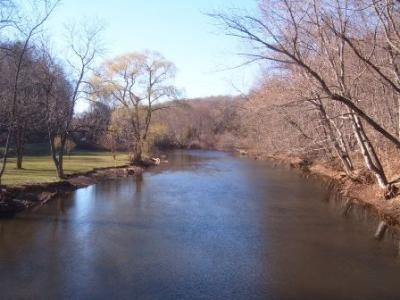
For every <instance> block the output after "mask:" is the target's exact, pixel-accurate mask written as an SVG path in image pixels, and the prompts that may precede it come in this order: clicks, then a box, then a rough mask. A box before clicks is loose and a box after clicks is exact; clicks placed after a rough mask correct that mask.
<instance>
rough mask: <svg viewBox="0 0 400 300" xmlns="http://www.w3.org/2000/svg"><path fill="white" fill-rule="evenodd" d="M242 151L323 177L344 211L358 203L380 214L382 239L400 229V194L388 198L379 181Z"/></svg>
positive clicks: (379, 236) (316, 164) (378, 232)
mask: <svg viewBox="0 0 400 300" xmlns="http://www.w3.org/2000/svg"><path fill="white" fill-rule="evenodd" d="M240 155H241V156H247V157H249V158H252V159H255V160H262V161H269V162H270V163H272V164H274V165H275V166H280V167H282V166H284V167H288V168H291V169H293V170H299V171H300V174H301V175H302V176H305V177H306V178H314V179H317V180H321V181H322V182H324V184H325V185H326V188H327V190H328V192H329V198H330V199H329V200H331V199H334V200H335V201H340V202H341V204H342V210H343V214H344V215H348V214H349V213H350V211H351V210H352V209H353V208H354V207H357V208H361V209H366V210H368V212H369V213H371V214H373V215H374V216H375V217H377V218H378V220H379V224H377V229H376V232H375V238H376V239H378V240H380V239H382V238H383V237H384V235H385V233H386V232H387V231H388V230H392V231H394V232H396V233H400V201H399V200H400V195H397V196H396V197H395V198H393V199H391V200H386V199H385V198H384V196H383V193H381V190H380V189H379V187H377V186H376V184H373V183H364V182H356V181H354V180H352V179H350V178H349V177H347V176H346V174H345V173H343V172H340V171H337V170H335V169H333V168H330V167H328V166H326V165H324V164H321V163H319V162H312V161H307V160H304V159H301V158H296V157H287V156H277V155H260V154H257V153H255V154H254V153H251V154H249V153H246V155H243V154H242V153H240ZM399 247H400V245H399Z"/></svg>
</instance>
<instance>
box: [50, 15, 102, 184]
mask: <svg viewBox="0 0 400 300" xmlns="http://www.w3.org/2000/svg"><path fill="white" fill-rule="evenodd" d="M103 28H104V27H103V25H102V24H100V23H92V24H89V23H86V24H83V25H80V27H79V28H77V24H72V25H70V26H69V28H68V33H69V47H70V50H71V53H72V54H71V56H72V57H71V59H69V60H68V64H69V66H70V68H71V70H72V71H71V75H70V76H71V86H72V88H71V91H70V94H69V96H68V98H69V101H68V105H69V106H68V108H67V109H66V113H65V115H64V119H63V120H62V126H61V128H54V127H53V126H52V122H51V121H50V119H49V121H48V135H49V140H50V149H51V155H52V159H53V162H54V165H55V167H56V170H57V176H58V177H59V178H64V177H65V174H64V154H65V150H66V149H65V147H66V143H67V141H68V137H69V136H70V134H71V130H72V121H73V118H74V113H75V107H76V104H77V102H78V101H79V100H80V99H83V98H85V97H86V94H85V90H87V89H88V88H87V86H88V81H87V77H88V75H89V74H90V73H91V72H92V70H93V69H92V68H93V66H94V63H95V59H96V58H97V56H98V55H99V54H100V53H101V52H102V45H101V33H102V31H103ZM47 117H48V118H51V113H49V112H48V114H47ZM57 137H58V138H59V147H58V149H57V147H56V145H55V139H56V138H57Z"/></svg>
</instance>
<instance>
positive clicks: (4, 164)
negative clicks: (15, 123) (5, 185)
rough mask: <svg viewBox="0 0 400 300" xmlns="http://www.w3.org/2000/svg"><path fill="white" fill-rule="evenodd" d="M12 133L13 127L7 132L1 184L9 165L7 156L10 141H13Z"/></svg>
mask: <svg viewBox="0 0 400 300" xmlns="http://www.w3.org/2000/svg"><path fill="white" fill-rule="evenodd" d="M11 135H12V129H11V128H9V129H8V134H7V140H6V145H5V148H4V151H3V158H2V163H1V168H0V186H1V179H2V177H3V175H4V171H5V170H6V165H7V158H8V151H9V150H10V141H11Z"/></svg>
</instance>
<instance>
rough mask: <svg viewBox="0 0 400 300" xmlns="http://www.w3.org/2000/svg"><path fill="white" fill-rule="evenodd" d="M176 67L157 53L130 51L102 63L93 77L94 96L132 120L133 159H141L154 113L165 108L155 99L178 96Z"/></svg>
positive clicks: (130, 121)
mask: <svg viewBox="0 0 400 300" xmlns="http://www.w3.org/2000/svg"><path fill="white" fill-rule="evenodd" d="M174 76H175V66H174V65H173V64H172V63H171V62H169V61H167V60H166V59H165V58H164V57H163V56H162V55H160V54H159V53H156V52H149V51H146V52H144V53H130V54H126V55H123V56H119V57H116V58H114V59H112V60H109V61H106V62H105V63H103V65H102V66H101V68H100V69H99V71H98V72H97V74H96V76H95V77H94V78H93V79H92V84H93V86H94V95H96V96H97V97H98V98H99V99H102V100H103V101H106V102H109V103H110V104H112V105H114V106H115V107H117V108H123V109H124V110H125V113H124V114H123V115H124V116H125V117H126V118H127V119H128V120H129V130H130V133H131V134H130V140H129V143H130V145H131V152H132V157H131V160H132V162H136V163H138V162H142V160H143V157H142V155H143V146H144V143H145V142H146V139H147V135H148V132H149V127H150V123H151V119H152V114H153V112H154V111H156V110H160V109H162V108H164V107H163V106H160V105H158V106H155V104H156V102H159V101H161V100H166V99H170V98H171V97H174V96H175V95H176V92H177V91H176V89H175V87H174V86H173V84H172V81H173V78H174Z"/></svg>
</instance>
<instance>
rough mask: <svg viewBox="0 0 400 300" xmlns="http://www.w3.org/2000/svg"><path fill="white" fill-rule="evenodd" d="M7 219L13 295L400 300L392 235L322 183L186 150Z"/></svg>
mask: <svg viewBox="0 0 400 300" xmlns="http://www.w3.org/2000/svg"><path fill="white" fill-rule="evenodd" d="M168 160H169V163H168V164H165V165H162V166H160V167H159V168H156V169H152V170H150V171H148V172H146V173H145V174H143V176H142V177H137V178H132V177H130V178H124V179H118V180H113V181H107V182H103V183H100V184H97V185H94V186H90V187H88V188H84V189H80V190H78V191H76V192H74V193H72V194H71V196H70V197H65V198H64V199H58V200H55V201H52V202H50V203H48V204H47V205H45V206H43V207H41V208H39V209H35V210H34V211H30V212H27V213H23V214H20V215H18V216H17V217H16V218H15V219H12V220H2V221H0V290H1V299H400V284H399V277H400V264H399V261H398V258H397V256H396V249H395V247H394V246H393V243H392V242H391V241H389V240H388V241H384V242H380V243H379V242H377V241H375V240H374V239H373V238H372V228H371V227H370V226H367V225H366V224H365V222H360V221H359V220H356V219H354V218H344V217H343V216H342V215H341V214H340V213H339V212H338V210H337V209H335V208H333V207H332V205H330V204H329V203H327V198H328V197H327V193H326V191H325V190H324V189H323V188H322V186H321V184H318V183H312V182H310V181H308V180H306V179H304V178H302V177H301V176H299V175H298V174H296V173H295V172H293V171H290V170H285V169H279V168H273V167H271V166H268V164H267V163H264V162H258V161H252V160H248V159H241V158H235V157H232V156H230V155H228V154H223V153H217V152H202V151H194V152H175V153H174V154H170V155H169V158H168Z"/></svg>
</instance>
